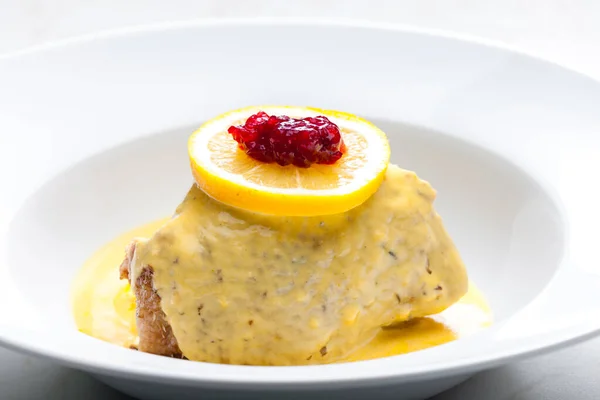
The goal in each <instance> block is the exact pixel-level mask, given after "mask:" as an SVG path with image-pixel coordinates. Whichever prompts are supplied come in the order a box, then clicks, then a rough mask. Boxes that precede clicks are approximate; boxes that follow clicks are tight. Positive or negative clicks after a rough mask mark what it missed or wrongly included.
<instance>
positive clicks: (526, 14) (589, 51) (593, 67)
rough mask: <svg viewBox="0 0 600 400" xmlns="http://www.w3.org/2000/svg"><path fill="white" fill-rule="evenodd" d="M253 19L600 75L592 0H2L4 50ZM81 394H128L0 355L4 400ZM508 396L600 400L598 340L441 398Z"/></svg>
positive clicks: (597, 7)
mask: <svg viewBox="0 0 600 400" xmlns="http://www.w3.org/2000/svg"><path fill="white" fill-rule="evenodd" d="M251 16H261V17H271V16H282V17H284V16H287V17H319V18H338V19H339V18H342V19H362V20H369V21H380V22H387V23H401V24H409V25H415V26H419V27H421V28H432V29H442V30H449V31H454V32H459V33H463V34H468V35H473V36H480V37H484V38H488V39H492V40H496V41H500V42H504V43H507V44H509V45H511V46H513V47H517V48H520V49H522V50H524V51H527V52H529V53H531V54H534V55H537V56H539V57H542V58H545V59H548V60H551V61H554V62H557V63H559V64H562V65H565V66H568V67H569V68H572V69H575V70H578V71H580V72H583V73H585V74H588V75H590V76H592V77H595V78H596V79H600V1H595V0H570V1H569V0H411V1H407V0H397V1H393V0H387V1H385V0H371V1H365V0H354V1H351V0H346V1H342V0H304V1H300V0H280V1H275V0H195V1H194V0H145V1H144V0H87V1H84V0H0V54H2V53H10V52H12V51H16V50H18V49H22V48H24V47H29V46H33V45H38V44H42V43H44V42H48V41H54V40H57V39H63V38H67V37H71V36H77V35H82V34H89V33H93V32H97V31H102V30H108V29H114V28H120V27H125V26H130V25H143V24H149V23H155V22H163V21H179V20H189V19H200V18H215V17H216V18H222V17H251ZM0 90H2V88H0ZM599 112H600V105H599ZM599 295H600V294H599ZM77 398H85V399H97V400H100V399H121V398H122V399H125V398H126V397H125V396H122V397H121V396H119V395H117V394H116V393H115V392H114V391H112V390H111V389H109V388H107V387H105V386H103V385H102V384H100V383H97V382H95V381H94V380H92V379H91V378H89V377H87V376H86V375H84V374H82V373H78V372H74V371H70V370H67V369H64V368H60V367H57V366H55V365H53V364H50V363H47V362H42V361H39V360H37V359H34V358H31V357H26V356H21V355H17V354H15V353H12V352H9V351H5V350H2V349H0V400H5V399H48V400H54V399H77ZM501 399H502V400H534V399H535V400H563V399H564V400H570V399H573V400H588V399H589V400H592V399H594V400H596V399H600V340H595V341H592V342H589V343H587V344H584V345H580V346H577V347H575V348H572V349H568V350H565V351H561V352H558V353H554V354H551V355H548V356H543V357H539V358H536V359H532V360H531V361H527V362H522V363H518V364H513V365H509V366H506V367H503V368H500V369H496V370H493V371H490V372H487V373H484V374H480V375H478V376H477V377H475V378H473V379H471V380H470V381H469V382H467V383H465V384H463V385H462V386H460V387H458V388H456V389H453V390H451V391H449V392H447V393H445V394H443V395H440V396H438V397H436V398H435V400H501Z"/></svg>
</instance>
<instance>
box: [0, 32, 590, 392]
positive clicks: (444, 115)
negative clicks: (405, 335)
mask: <svg viewBox="0 0 600 400" xmlns="http://www.w3.org/2000/svg"><path fill="white" fill-rule="evenodd" d="M265 103H269V104H297V105H313V106H317V107H322V108H335V109H341V110H344V111H348V112H352V113H355V114H359V115H362V116H365V117H366V118H369V119H371V120H373V121H374V122H375V123H376V124H378V125H379V126H380V127H381V128H383V129H384V130H385V131H386V132H387V133H388V135H389V137H390V141H391V144H392V161H393V162H395V163H397V164H399V165H400V166H402V167H404V168H408V169H413V170H415V171H417V173H418V174H419V175H420V176H421V177H422V178H424V179H427V180H429V181H431V182H432V184H433V185H434V187H436V188H437V189H438V192H439V198H438V200H437V201H436V205H437V209H438V211H439V212H440V214H441V215H442V216H443V217H444V219H445V221H446V225H447V227H448V229H449V231H450V233H451V234H452V236H453V237H454V238H455V241H456V243H457V245H458V247H459V249H460V250H461V252H462V254H463V257H464V259H465V262H466V264H467V266H468V269H469V273H470V276H471V277H472V279H473V280H475V281H476V282H477V283H478V285H479V286H480V287H481V288H482V289H483V291H484V292H485V294H486V295H487V297H488V299H489V301H490V303H491V306H492V308H493V311H494V314H495V318H496V321H497V322H496V324H495V325H494V326H493V327H492V328H490V329H487V330H485V331H483V332H481V333H479V334H476V335H474V336H471V337H468V338H465V339H460V340H458V341H455V342H452V343H449V344H446V345H442V346H439V347H435V348H432V349H429V350H425V351H421V352H417V353H411V354H408V355H403V356H396V357H390V358H385V359H379V360H373V361H366V362H357V363H348V364H339V365H325V366H309V367H288V368H284V367H248V366H231V365H215V364H207V363H199V362H190V361H183V360H175V359H169V358H165V357H158V356H153V355H150V354H144V353H140V352H135V351H131V350H127V349H123V348H119V347H117V346H112V345H110V344H107V343H103V342H101V341H98V340H95V339H93V338H90V337H88V336H85V335H83V334H81V333H79V332H78V331H77V329H76V327H75V325H74V322H73V318H72V315H71V308H70V304H69V289H70V285H71V282H72V279H73V277H74V274H75V273H76V271H77V270H78V268H79V267H80V266H81V265H82V263H83V262H84V260H85V259H86V258H87V257H88V256H89V255H90V254H92V253H93V252H94V250H96V249H97V248H98V247H99V246H101V245H102V244H103V243H105V242H107V241H109V240H110V239H111V238H113V237H114V236H116V235H117V234H119V233H122V232H123V231H126V230H128V229H130V228H132V227H134V226H136V225H139V224H141V223H144V222H147V221H150V220H153V219H155V218H158V217H163V216H166V215H169V214H170V213H171V212H172V211H173V209H174V207H175V206H176V205H177V204H178V202H179V201H180V200H181V198H182V197H183V195H184V194H185V191H186V189H187V188H188V186H189V185H190V183H191V176H190V172H189V167H188V161H187V155H186V138H187V136H188V134H189V133H190V132H191V131H192V129H193V128H194V127H196V126H197V125H199V124H200V123H201V122H202V121H203V120H205V119H207V118H209V117H211V116H214V115H216V114H218V113H221V112H223V111H226V110H228V109H232V108H236V107H241V106H246V105H253V104H265ZM599 105H600V85H599V84H598V83H596V82H594V81H592V80H590V79H588V78H586V77H584V76H582V75H578V74H576V73H574V72H570V71H568V70H565V69H562V68H560V67H558V66H555V65H552V64H550V63H546V62H543V61H540V60H537V59H534V58H532V57H529V56H526V55H523V54H519V53H517V52H514V51H509V50H506V49H502V48H500V47H497V46H493V45H489V44H487V43H482V42H477V41H473V40H462V39H459V38H456V37H451V36H448V35H440V34H434V33H431V32H422V31H415V30H411V29H402V28H390V27H385V28H384V27H369V26H359V25H349V24H340V23H337V24H331V23H319V22H311V23H309V22H298V21H283V22H282V21H279V22H278V21H270V22H269V21H261V22H248V21H228V22H218V23H216V22H215V23H213V22H204V23H190V24H179V25H169V26H165V25H162V26H155V27H150V28H144V29H132V30H127V31H122V32H116V33H111V34H105V35H99V36H95V37H90V38H84V39H81V40H75V41H69V42H67V43H63V44H60V45H52V46H47V47H44V48H40V49H34V50H32V51H25V52H22V53H20V54H16V55H12V56H9V57H4V59H1V60H0V182H2V184H1V186H0V187H1V189H0V190H1V193H2V194H1V197H0V235H1V236H0V257H1V258H0V261H1V262H0V282H2V287H3V289H2V291H0V312H1V314H2V316H3V318H2V319H1V321H0V343H2V344H3V345H5V346H8V347H11V348H15V349H18V350H22V351H25V352H29V353H32V354H36V355H40V356H43V357H47V358H50V359H53V360H56V361H57V362H59V363H62V364H65V365H68V366H71V367H74V368H78V369H82V370H86V371H89V372H91V373H93V374H94V375H95V376H97V377H98V378H99V379H101V380H103V381H104V382H106V383H108V384H109V385H112V386H114V387H115V388H117V389H120V390H122V391H124V392H126V393H129V394H131V395H134V396H139V397H140V398H143V399H171V398H177V399H187V398H189V399H191V398H197V396H199V395H201V394H204V395H207V396H208V398H212V397H210V396H211V395H212V396H231V395H239V396H246V397H250V396H255V397H261V396H263V395H264V394H265V393H266V392H269V393H271V394H274V395H275V396H276V397H277V396H282V395H286V396H288V397H289V396H290V395H297V396H303V395H306V394H307V393H309V392H310V394H311V396H315V395H329V394H331V393H332V391H335V392H336V393H337V394H340V393H345V394H346V395H349V396H350V397H355V398H367V397H371V396H376V395H377V396H382V395H393V397H394V398H395V399H420V398H424V397H427V396H430V395H433V394H435V393H437V392H439V391H442V390H444V389H446V388H448V387H450V386H452V385H455V384H456V383H458V382H460V381H462V380H464V379H466V378H467V377H468V376H470V375H472V374H473V373H476V372H477V371H481V370H483V369H486V368H490V367H493V366H496V365H500V364H502V363H506V362H509V361H511V360H515V359H520V358H523V357H525V356H529V355H533V354H537V353H542V352H546V351H549V350H552V349H556V348H558V347H562V346H565V345H567V344H572V343H575V342H577V341H580V340H583V339H586V338H589V337H591V336H592V335H594V334H595V333H597V332H598V330H599V329H600V318H599V317H600V313H599V311H600V296H598V295H597V294H598V293H599V292H600V275H599V270H600V268H598V256H597V252H596V248H595V245H596V238H595V237H594V234H595V232H596V230H597V229H596V227H597V226H598V224H599V223H600V212H599V211H598V207H597V204H600V191H599V190H598V185H597V183H596V182H597V172H598V171H600V161H599V160H600V157H599V154H600V135H599V134H598V130H599V129H600V113H598V106H599ZM115 267H116V266H115Z"/></svg>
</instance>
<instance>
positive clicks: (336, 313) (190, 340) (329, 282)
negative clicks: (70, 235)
mask: <svg viewBox="0 0 600 400" xmlns="http://www.w3.org/2000/svg"><path fill="white" fill-rule="evenodd" d="M434 197H435V192H434V191H433V189H431V187H430V186H429V185H428V184H427V183H426V182H424V181H420V180H419V179H418V178H417V177H416V176H415V175H414V174H413V173H409V172H408V171H404V170H400V169H399V168H397V167H393V166H390V170H389V171H388V176H387V177H386V181H385V182H384V184H382V187H381V188H380V190H379V191H378V192H377V193H376V194H375V195H374V196H373V198H372V199H370V200H369V201H368V202H367V203H365V205H363V206H361V207H359V208H358V209H355V210H351V211H350V212H348V213H345V214H341V215H333V216H328V217H324V218H271V217H267V216H257V215H248V214H245V213H243V212H242V211H241V210H233V209H230V208H228V207H226V206H223V205H221V204H217V203H216V202H215V201H214V200H212V199H209V198H207V197H206V196H205V195H204V194H203V193H202V192H201V191H199V190H198V189H197V188H194V187H193V188H192V189H191V190H190V193H188V196H187V197H186V200H185V201H184V202H183V203H182V205H181V206H180V207H179V208H178V210H177V212H176V215H175V216H174V217H173V218H172V219H169V220H163V221H158V222H156V223H153V224H149V225H147V226H144V227H141V228H138V229H136V230H134V231H132V232H129V233H127V234H125V235H123V236H121V237H119V238H117V239H115V240H114V241H113V242H111V243H109V244H108V245H107V246H106V247H104V248H103V249H101V250H100V251H99V252H98V253H97V254H95V255H94V256H93V257H92V258H91V259H90V260H89V261H88V262H87V263H86V265H85V266H84V268H83V269H82V272H81V273H80V275H79V276H78V278H77V280H76V282H75V284H74V312H75V320H76V323H77V326H78V327H79V329H80V330H81V331H82V332H84V333H86V334H88V335H91V336H94V337H97V338H99V339H102V340H105V341H108V342H111V343H115V344H118V345H121V346H130V345H132V344H133V345H135V344H136V342H137V332H136V327H135V297H134V296H133V294H132V293H131V291H130V288H129V285H128V284H127V282H125V281H119V273H118V265H119V264H120V263H121V261H122V259H123V257H124V250H123V249H124V248H125V246H126V245H127V244H128V243H129V242H130V241H131V239H132V238H134V237H146V238H150V240H147V241H142V242H141V245H139V246H138V249H137V250H136V257H135V261H134V262H133V265H132V274H133V276H132V278H134V279H135V277H136V275H139V272H140V269H141V268H142V267H143V266H144V265H152V267H153V269H154V286H155V288H156V289H157V291H158V293H159V294H160V296H161V297H162V308H163V310H164V311H165V313H166V315H167V318H168V320H169V323H170V325H171V326H172V328H173V332H174V333H175V336H176V338H177V340H178V344H179V346H180V348H181V350H182V351H183V353H184V355H186V356H187V357H188V358H190V359H196V360H203V361H213V362H231V363H249V364H263V365H264V364H266V365H290V364H292V365H293V364H314V363H328V362H342V361H355V360H364V359H371V358H377V357H385V356H390V355H396V354H403V353H408V352H412V351H417V350H421V349H425V348H428V347H431V346H435V345H439V344H442V343H446V342H448V341H451V340H454V339H456V338H458V337H461V336H464V335H468V334H470V333H472V332H475V331H477V330H479V329H482V328H483V327H485V326H488V325H489V324H490V323H491V313H490V310H489V307H488V306H487V303H486V302H485V299H484V298H483V296H482V295H481V293H480V292H479V291H478V290H477V289H476V288H475V287H474V286H473V285H472V284H471V285H469V288H468V291H467V288H466V284H465V283H463V282H466V275H465V273H464V267H463V266H462V262H461V261H460V257H459V256H458V253H457V252H456V249H455V248H454V246H453V244H452V242H451V240H450V238H449V237H448V236H447V234H446V232H445V230H444V228H443V226H442V223H441V220H440V219H439V216H437V214H435V211H434V210H433V208H432V203H433V199H434ZM340 232H341V233H340ZM175 260H177V262H176V263H174V261H175ZM174 264H176V266H174ZM194 265H196V266H197V265H203V266H205V268H204V270H202V268H201V270H198V268H195V269H194V268H192V267H193V266H194ZM355 266H359V268H356V267H355ZM132 282H134V280H132ZM440 288H442V289H440ZM465 292H466V295H464V296H462V295H463V294H464V293H465ZM265 293H266V294H267V295H265ZM461 297H462V298H461ZM459 299H460V300H459ZM457 301H458V302H457ZM455 302H456V304H454V303H455ZM452 304H454V305H452ZM451 305H452V306H451ZM448 306H451V307H450V308H447V307H448ZM446 308H447V309H446ZM200 309H201V310H202V321H201V319H200V318H198V314H197V313H199V312H200ZM197 310H198V311H197ZM442 310H444V311H442ZM439 311H442V312H441V313H439V314H436V315H433V316H428V317H424V316H425V315H429V314H435V313H437V312H439ZM407 318H412V319H411V320H410V321H408V322H401V321H404V320H406V319H407ZM204 319H206V320H208V325H207V322H206V321H205V320H204ZM250 321H252V322H250ZM282 321H283V322H286V321H289V324H282ZM398 322H401V323H398ZM201 324H202V325H201ZM390 324H395V325H393V327H389V328H383V329H382V328H381V326H386V325H390ZM190 332H191V333H190ZM194 332H202V335H204V336H206V337H207V339H206V340H207V343H201V339H202V336H200V335H198V334H196V333H194ZM215 337H218V338H219V344H218V346H219V347H217V346H211V345H209V344H208V343H209V342H208V340H209V339H210V338H215ZM213 341H214V339H213V340H210V343H212V342H213ZM265 348H271V349H272V351H271V352H265V351H264V349H265ZM216 349H218V351H217V350H216ZM323 349H326V354H325V355H324V354H323V351H322V350H323ZM319 353H320V354H319ZM306 355H308V357H307V356H306Z"/></svg>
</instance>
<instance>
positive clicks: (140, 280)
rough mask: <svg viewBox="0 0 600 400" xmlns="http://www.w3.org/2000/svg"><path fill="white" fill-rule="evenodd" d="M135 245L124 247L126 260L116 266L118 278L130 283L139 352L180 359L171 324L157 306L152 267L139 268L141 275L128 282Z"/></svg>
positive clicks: (157, 299)
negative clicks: (133, 297)
mask: <svg viewBox="0 0 600 400" xmlns="http://www.w3.org/2000/svg"><path fill="white" fill-rule="evenodd" d="M135 246H136V242H135V241H133V242H132V243H131V244H130V245H129V246H127V249H126V254H125V259H124V260H123V262H122V263H121V266H120V267H119V274H120V277H121V279H127V280H129V283H130V284H131V285H132V287H133V290H134V295H135V304H136V309H135V317H136V325H137V330H138V335H139V337H140V342H139V345H138V350H140V351H143V352H146V353H152V354H158V355H162V356H169V357H177V358H183V355H182V354H181V350H179V346H178V345H177V339H175V336H174V335H173V330H172V329H171V325H169V323H168V322H167V317H166V315H165V313H164V311H163V310H162V308H161V307H160V296H159V295H158V293H157V292H156V290H154V285H153V275H154V270H153V269H152V266H147V267H144V268H143V269H142V272H141V273H140V275H139V276H138V277H137V279H136V280H135V283H131V279H130V276H131V275H130V270H131V261H132V259H133V255H134V253H135Z"/></svg>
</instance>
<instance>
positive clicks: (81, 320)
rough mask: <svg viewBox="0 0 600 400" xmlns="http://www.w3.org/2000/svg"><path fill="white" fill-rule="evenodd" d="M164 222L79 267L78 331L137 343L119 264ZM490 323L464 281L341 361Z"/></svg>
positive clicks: (409, 347)
mask: <svg viewBox="0 0 600 400" xmlns="http://www.w3.org/2000/svg"><path fill="white" fill-rule="evenodd" d="M166 221H167V220H166V219H165V220H159V221H156V222H153V223H150V224H147V225H144V226H141V227H138V228H136V229H134V230H132V231H130V232H128V233H126V234H124V235H122V236H120V237H118V238H116V239H114V240H113V241H111V242H110V243H108V244H107V245H106V246H104V247H103V248H102V249H100V250H99V251H98V252H96V254H94V255H93V256H92V257H91V258H90V259H89V260H88V261H87V262H86V263H85V265H84V266H83V268H82V270H81V271H80V273H79V274H78V276H77V277H76V279H75V282H74V285H73V297H72V299H73V312H74V317H75V322H76V324H77V327H78V328H79V330H80V331H81V332H83V333H85V334H87V335H90V336H92V337H95V338H98V339H100V340H103V341H106V342H110V343H113V344H116V345H119V346H124V347H130V346H135V345H136V343H137V332H136V325H135V297H134V295H133V293H131V291H130V287H129V284H128V283H127V281H125V280H119V271H118V266H119V265H120V264H121V262H122V261H123V257H124V249H125V247H126V246H127V244H128V243H130V242H131V240H132V239H133V238H134V237H150V236H151V235H152V234H153V233H154V232H155V231H156V230H157V229H158V228H159V227H161V226H162V225H163V224H164V223H165V222H166ZM491 323H492V313H491V310H490V308H489V306H488V304H487V302H486V300H485V298H484V296H483V295H482V293H481V292H480V291H479V290H478V289H477V288H476V287H475V286H474V285H473V284H472V283H470V284H469V290H468V292H467V294H466V295H465V296H464V297H463V298H462V299H461V300H460V301H459V302H458V303H456V304H454V305H453V306H451V307H450V308H448V309H446V310H445V311H443V312H442V313H440V314H437V315H433V316H429V317H422V318H415V319H413V320H410V321H408V322H405V323H402V324H399V325H397V326H395V327H391V328H384V329H381V331H380V332H379V333H378V334H377V336H376V337H375V339H373V340H372V341H371V342H370V343H368V344H367V345H366V346H364V347H362V348H360V349H359V350H357V351H354V352H353V353H352V354H350V355H349V356H348V357H346V358H345V359H344V360H342V361H359V360H368V359H373V358H380V357H388V356H393V355H398V354H405V353H410V352H413V351H418V350H423V349H427V348H429V347H433V346H437V345H440V344H444V343H447V342H450V341H453V340H456V339H457V338H461V337H464V336H467V335H470V334H472V333H474V332H477V331H479V330H481V329H483V328H485V327H487V326H489V325H490V324H491Z"/></svg>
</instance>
